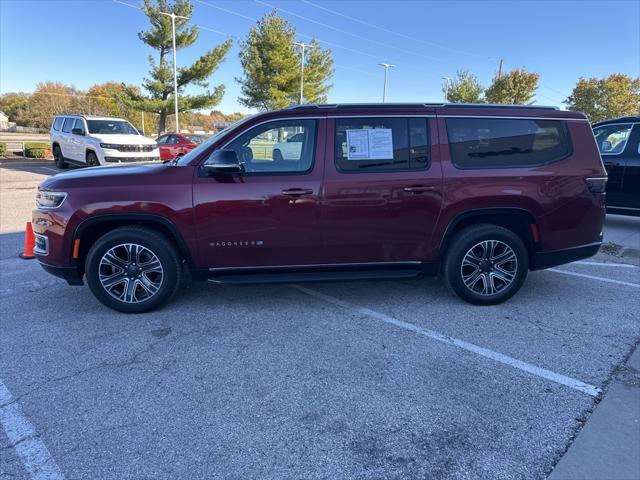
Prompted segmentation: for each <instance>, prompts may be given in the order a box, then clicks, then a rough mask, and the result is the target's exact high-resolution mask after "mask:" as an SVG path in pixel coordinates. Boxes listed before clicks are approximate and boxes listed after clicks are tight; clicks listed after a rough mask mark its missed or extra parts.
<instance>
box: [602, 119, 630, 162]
mask: <svg viewBox="0 0 640 480" xmlns="http://www.w3.org/2000/svg"><path fill="white" fill-rule="evenodd" d="M631 127H632V125H631V124H629V123H623V124H617V125H615V124H614V125H603V126H602V127H596V128H594V129H593V134H594V135H595V137H596V142H597V143H598V148H599V149H600V153H602V154H605V155H618V154H620V153H622V152H623V151H624V147H625V146H626V145H627V140H628V139H629V134H630V133H631Z"/></svg>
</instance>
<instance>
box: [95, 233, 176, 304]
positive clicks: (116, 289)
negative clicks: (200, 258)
mask: <svg viewBox="0 0 640 480" xmlns="http://www.w3.org/2000/svg"><path fill="white" fill-rule="evenodd" d="M132 245H136V246H138V247H140V248H138V249H137V250H136V252H137V253H136V254H135V261H131V257H132V256H134V255H132V253H131V252H129V251H127V249H128V248H130V247H129V246H132ZM146 252H150V253H151V255H153V256H154V257H153V258H152V257H151V255H149V253H146ZM107 253H110V255H109V256H107ZM123 253H126V254H127V255H126V256H127V257H128V259H129V262H127V261H123V259H124V257H125V255H123ZM114 255H115V262H111V259H114ZM145 256H146V259H147V260H148V259H149V258H151V261H147V262H145V261H143V260H145V258H143V257H145ZM156 261H157V262H158V263H159V265H160V267H159V268H158V267H156V268H154V269H153V270H154V271H151V270H149V271H148V272H147V271H146V270H144V268H145V267H144V266H145V265H155V264H156ZM116 264H118V265H122V267H115V268H114V265H116ZM116 269H120V271H121V273H118V271H117V270H116ZM85 272H86V279H87V284H88V285H89V288H90V289H91V292H92V293H93V294H94V295H95V297H96V298H97V299H98V300H100V302H102V303H103V304H104V305H106V306H107V307H109V308H112V309H114V310H117V311H119V312H123V313H142V312H149V311H151V310H153V309H156V308H158V307H159V306H160V305H162V304H163V303H165V302H166V301H168V300H169V299H170V298H171V297H172V296H173V295H174V293H175V292H176V290H177V289H178V286H179V285H180V281H181V274H182V265H181V260H180V256H179V255H178V252H177V250H176V248H175V247H174V246H173V245H172V243H171V241H170V240H169V239H167V238H166V237H165V236H164V235H162V234H161V233H159V232H157V231H155V230H153V229H150V228H145V227H122V228H117V229H115V230H113V231H111V232H109V233H107V234H106V235H104V236H102V237H100V238H99V239H98V240H97V241H96V242H95V244H94V245H93V246H92V247H91V250H89V254H88V255H87V259H86V263H85ZM114 272H115V273H114ZM136 274H137V277H136ZM116 275H118V277H116ZM124 277H126V278H124ZM111 279H113V280H111ZM103 282H107V283H109V282H111V283H113V285H110V289H109V290H108V289H107V287H106V286H105V285H104V284H103ZM116 282H117V283H116ZM130 285H133V286H132V287H131V289H129V290H128V287H129V286H130ZM149 286H150V287H153V288H152V290H153V289H155V291H154V292H153V293H152V294H150V293H149V289H148V288H147V287H149ZM138 296H140V297H141V298H138ZM117 297H119V298H117ZM127 297H128V298H129V299H130V300H131V301H126V299H127Z"/></svg>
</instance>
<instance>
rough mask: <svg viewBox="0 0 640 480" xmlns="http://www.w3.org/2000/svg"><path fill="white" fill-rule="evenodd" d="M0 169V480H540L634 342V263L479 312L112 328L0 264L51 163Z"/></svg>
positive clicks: (297, 303) (267, 297)
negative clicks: (121, 479)
mask: <svg viewBox="0 0 640 480" xmlns="http://www.w3.org/2000/svg"><path fill="white" fill-rule="evenodd" d="M1 163H2V164H1V165H0V185H1V187H2V190H1V193H0V195H1V196H0V201H1V209H0V228H1V230H0V299H1V300H0V304H1V307H0V308H1V309H0V315H1V329H0V332H1V335H0V421H1V422H2V426H3V427H4V430H3V429H0V464H1V468H0V478H12V479H14V478H15V479H23V478H47V479H56V478H83V479H84V478H104V479H107V478H108V479H111V478H113V479H119V478H135V479H143V478H189V479H192V478H193V479H197V478H203V479H211V478H224V479H236V478H237V479H254V478H255V479H271V478H273V479H281V478H327V479H341V478H345V479H346V478H349V479H377V478H380V479H382V478H384V479H392V478H398V479H400V478H403V479H405V478H409V479H414V478H416V479H417V478H428V479H441V478H460V479H462V478H486V479H513V478H519V479H542V478H546V477H547V476H548V475H549V474H550V472H552V470H553V469H554V467H555V466H556V464H557V463H558V461H559V460H560V459H561V458H562V457H563V455H564V454H565V453H566V452H567V450H568V449H571V446H572V444H573V442H574V439H575V438H576V436H578V437H579V436H580V434H581V431H582V429H583V426H584V425H585V424H588V422H589V419H590V417H591V416H592V413H593V412H594V411H595V410H596V409H597V408H598V405H599V402H600V400H601V399H602V398H603V397H604V400H602V402H601V404H604V402H605V401H606V398H607V397H606V395H607V392H608V390H609V387H610V385H611V383H612V381H614V380H615V378H616V375H617V372H619V371H620V369H621V368H624V365H625V362H626V361H627V359H628V358H629V356H630V355H631V354H632V352H633V351H634V349H635V347H636V346H637V344H638V342H639V340H640V302H639V301H638V299H639V298H640V260H639V259H638V258H636V257H633V256H629V257H618V256H615V255H609V254H606V253H600V254H598V256H596V257H594V258H592V259H589V260H588V261H584V262H577V263H574V264H570V265H565V266H562V267H558V268H556V269H553V270H552V271H540V272H533V273H531V274H530V275H529V278H528V279H527V281H526V283H525V286H524V287H523V289H522V290H521V292H520V293H518V295H516V296H515V297H514V298H513V299H511V300H510V301H509V302H508V303H506V304H504V305H500V306H494V307H475V306H471V305H467V304H464V303H462V302H461V301H459V300H458V299H457V298H456V297H454V296H452V295H451V294H450V293H448V291H447V290H446V288H445V287H444V285H443V283H442V282H441V281H440V280H438V279H433V278H421V279H415V280H409V281H380V282H347V283H336V284H305V285H291V286H287V285H271V286H250V287H232V286H221V285H218V286H214V285H207V284H200V283H192V284H190V285H188V286H185V287H184V288H183V289H182V290H181V291H180V293H179V295H178V296H177V297H176V298H175V299H174V301H172V302H171V303H170V304H169V305H167V306H166V307H165V308H163V309H162V310H159V311H156V312H152V313H149V314H144V315H137V316H127V315H121V314H116V313H114V312H112V311H110V310H107V309H106V307H104V306H103V305H102V304H100V303H99V302H98V301H97V300H96V299H94V297H93V296H92V295H91V294H90V292H89V290H88V289H87V288H84V287H69V286H67V285H66V284H65V283H64V282H63V281H62V280H59V279H56V278H54V277H52V276H49V275H47V274H46V273H45V272H44V271H43V270H42V269H41V268H40V267H39V266H38V264H37V263H36V262H35V261H24V260H21V259H19V258H17V256H16V255H17V253H18V252H19V251H20V247H21V242H22V239H23V234H22V231H23V230H24V223H25V222H26V221H28V220H29V218H30V209H31V208H32V206H33V202H34V195H35V185H37V183H38V182H39V181H41V180H42V179H43V178H44V177H45V176H47V175H50V174H52V173H53V171H55V168H54V167H53V166H52V165H51V162H46V161H43V162H35V161H34V162H16V161H12V162H1ZM638 220H640V219H638ZM615 222H622V223H623V224H624V225H629V228H630V230H631V231H632V232H633V229H634V228H635V227H636V226H640V223H636V219H629V220H625V219H622V220H619V219H617V218H616V219H615ZM606 236H607V231H605V239H606ZM625 238H628V237H625ZM632 241H634V240H633V239H632ZM639 247H640V245H639ZM634 378H635V377H634ZM634 381H635V380H634ZM38 475H40V477H38Z"/></svg>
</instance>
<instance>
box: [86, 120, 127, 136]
mask: <svg viewBox="0 0 640 480" xmlns="http://www.w3.org/2000/svg"><path fill="white" fill-rule="evenodd" d="M87 126H88V127H89V133H98V134H103V135H113V134H125V135H140V133H139V132H138V130H136V129H135V128H134V127H133V125H131V124H130V123H129V122H125V121H124V120H87Z"/></svg>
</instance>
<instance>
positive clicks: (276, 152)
mask: <svg viewBox="0 0 640 480" xmlns="http://www.w3.org/2000/svg"><path fill="white" fill-rule="evenodd" d="M273 161H274V162H284V157H283V156H282V152H281V151H280V150H274V151H273Z"/></svg>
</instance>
